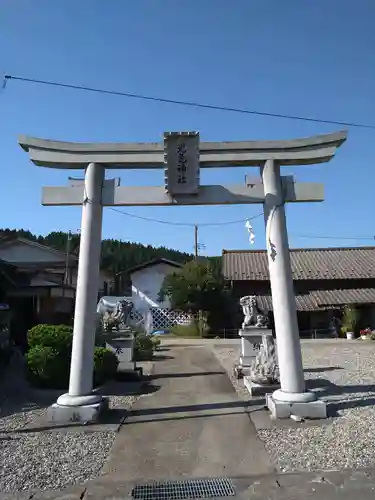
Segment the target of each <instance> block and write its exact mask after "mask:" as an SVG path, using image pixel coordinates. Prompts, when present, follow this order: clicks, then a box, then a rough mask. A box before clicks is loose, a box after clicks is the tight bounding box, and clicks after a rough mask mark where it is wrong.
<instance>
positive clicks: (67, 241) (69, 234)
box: [64, 231, 72, 285]
mask: <svg viewBox="0 0 375 500" xmlns="http://www.w3.org/2000/svg"><path fill="white" fill-rule="evenodd" d="M71 239H72V233H71V231H68V239H67V240H66V254H65V276H64V283H65V285H68V284H69V283H68V281H69V255H70V241H71Z"/></svg>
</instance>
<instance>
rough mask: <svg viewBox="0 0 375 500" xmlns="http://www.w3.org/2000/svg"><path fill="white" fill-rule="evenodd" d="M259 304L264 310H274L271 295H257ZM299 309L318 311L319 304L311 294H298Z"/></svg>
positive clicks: (297, 305) (297, 306)
mask: <svg viewBox="0 0 375 500" xmlns="http://www.w3.org/2000/svg"><path fill="white" fill-rule="evenodd" d="M257 299H258V305H259V307H260V309H261V310H262V311H272V297H271V295H257ZM296 308H297V311H316V310H317V309H320V307H319V304H318V303H317V302H316V300H315V299H314V297H313V296H311V295H310V294H308V293H307V294H303V295H296Z"/></svg>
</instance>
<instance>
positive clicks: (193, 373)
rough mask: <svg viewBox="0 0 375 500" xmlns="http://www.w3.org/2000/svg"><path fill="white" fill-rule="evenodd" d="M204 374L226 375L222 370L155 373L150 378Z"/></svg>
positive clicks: (199, 375) (186, 376) (185, 376)
mask: <svg viewBox="0 0 375 500" xmlns="http://www.w3.org/2000/svg"><path fill="white" fill-rule="evenodd" d="M205 375H226V372H224V371H221V372H219V371H217V372H192V373H188V372H187V373H158V374H156V375H151V377H150V378H151V379H158V378H188V377H202V376H205Z"/></svg>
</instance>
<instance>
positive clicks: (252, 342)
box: [239, 326, 272, 375]
mask: <svg viewBox="0 0 375 500" xmlns="http://www.w3.org/2000/svg"><path fill="white" fill-rule="evenodd" d="M267 335H270V336H271V337H272V330H269V329H268V328H259V327H257V326H248V327H246V328H242V329H241V330H240V331H239V336H240V337H241V354H240V363H239V367H240V369H241V370H242V373H243V374H244V375H245V374H247V375H248V374H249V370H250V366H251V363H252V362H253V360H254V358H255V356H256V355H257V354H258V352H259V349H260V346H261V344H262V342H263V338H264V337H263V336H267Z"/></svg>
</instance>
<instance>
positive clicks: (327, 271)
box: [222, 247, 375, 281]
mask: <svg viewBox="0 0 375 500" xmlns="http://www.w3.org/2000/svg"><path fill="white" fill-rule="evenodd" d="M290 258H291V264H292V272H293V279H294V280H309V279H315V280H316V279H362V278H375V247H357V248H305V249H292V250H290ZM222 265H223V274H224V277H225V278H226V279H228V280H256V281H265V280H268V279H269V274H268V260H267V254H266V251H265V250H223V264H222Z"/></svg>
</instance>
